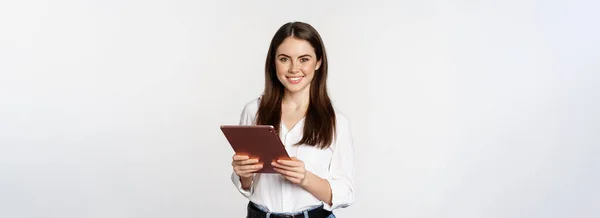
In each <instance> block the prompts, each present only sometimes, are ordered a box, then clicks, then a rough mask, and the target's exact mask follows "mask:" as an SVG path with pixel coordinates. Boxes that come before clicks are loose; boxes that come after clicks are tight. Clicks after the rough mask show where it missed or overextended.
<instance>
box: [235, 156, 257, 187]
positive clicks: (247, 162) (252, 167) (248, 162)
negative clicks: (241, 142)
mask: <svg viewBox="0 0 600 218" xmlns="http://www.w3.org/2000/svg"><path fill="white" fill-rule="evenodd" d="M231 166H233V171H234V172H235V174H237V175H238V176H239V177H240V179H242V181H243V180H247V179H251V178H252V175H254V173H255V172H256V171H258V170H260V169H262V168H263V164H262V163H258V159H250V158H249V157H248V156H244V155H233V161H232V162H231Z"/></svg>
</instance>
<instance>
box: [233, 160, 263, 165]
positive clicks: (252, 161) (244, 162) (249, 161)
mask: <svg viewBox="0 0 600 218" xmlns="http://www.w3.org/2000/svg"><path fill="white" fill-rule="evenodd" d="M235 163H236V164H237V165H248V164H255V163H258V159H256V158H254V159H246V160H238V161H235Z"/></svg>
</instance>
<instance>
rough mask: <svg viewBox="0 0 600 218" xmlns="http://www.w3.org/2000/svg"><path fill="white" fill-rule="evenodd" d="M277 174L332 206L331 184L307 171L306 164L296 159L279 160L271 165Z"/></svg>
mask: <svg viewBox="0 0 600 218" xmlns="http://www.w3.org/2000/svg"><path fill="white" fill-rule="evenodd" d="M271 164H272V165H273V166H274V169H275V171H276V172H278V173H280V174H281V175H283V176H284V177H285V178H286V179H287V180H289V181H290V182H292V183H295V184H298V185H300V187H302V188H303V189H304V190H306V191H308V192H310V193H311V194H312V195H314V196H315V197H317V198H318V199H319V200H321V201H323V202H325V203H327V204H331V188H330V186H329V182H328V181H327V180H325V179H323V178H321V177H319V176H317V175H315V174H314V173H312V172H310V171H308V170H306V168H305V167H304V162H302V161H301V160H299V159H298V158H296V157H292V160H278V161H277V162H273V163H271Z"/></svg>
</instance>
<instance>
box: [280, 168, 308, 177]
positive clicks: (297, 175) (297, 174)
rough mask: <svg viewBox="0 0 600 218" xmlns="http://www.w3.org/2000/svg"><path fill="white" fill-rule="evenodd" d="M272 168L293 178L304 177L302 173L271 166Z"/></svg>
mask: <svg viewBox="0 0 600 218" xmlns="http://www.w3.org/2000/svg"><path fill="white" fill-rule="evenodd" d="M273 169H274V170H275V171H276V172H278V173H280V174H281V175H283V176H285V177H293V178H298V179H302V178H303V177H304V175H302V174H301V173H297V172H293V171H287V170H283V169H278V168H273Z"/></svg>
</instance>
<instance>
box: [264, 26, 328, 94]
mask: <svg viewBox="0 0 600 218" xmlns="http://www.w3.org/2000/svg"><path fill="white" fill-rule="evenodd" d="M320 66H321V61H319V60H317V56H316V55H315V49H314V48H313V47H312V46H311V45H310V43H309V42H307V41H305V40H301V39H295V38H292V37H288V38H286V39H285V40H284V41H283V43H281V45H279V47H278V48H277V51H276V53H275V69H276V70H277V78H278V79H279V81H280V82H281V84H283V86H284V87H285V88H286V89H287V91H289V92H291V93H295V92H299V91H303V90H306V89H308V87H310V82H311V81H312V79H313V77H314V75H315V70H318V69H319V67H320Z"/></svg>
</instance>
